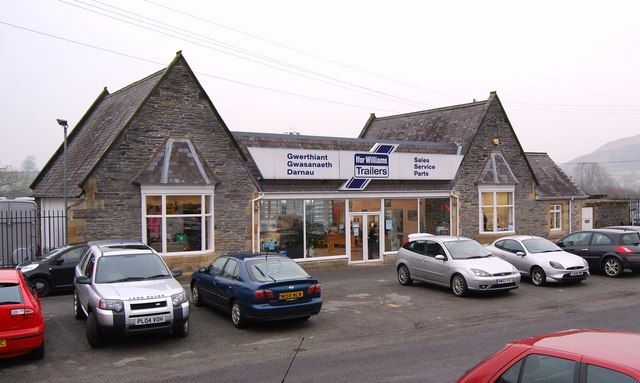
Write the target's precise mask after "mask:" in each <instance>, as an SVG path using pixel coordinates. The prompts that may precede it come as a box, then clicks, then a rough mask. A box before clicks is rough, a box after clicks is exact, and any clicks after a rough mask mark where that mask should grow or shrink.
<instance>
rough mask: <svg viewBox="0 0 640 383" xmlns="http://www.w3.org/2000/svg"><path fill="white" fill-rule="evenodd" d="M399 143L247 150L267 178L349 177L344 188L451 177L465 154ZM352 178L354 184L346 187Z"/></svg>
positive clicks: (322, 178)
mask: <svg viewBox="0 0 640 383" xmlns="http://www.w3.org/2000/svg"><path fill="white" fill-rule="evenodd" d="M398 146H399V145H388V144H376V145H374V147H373V148H372V149H371V151H369V152H356V151H345V150H313V149H287V148H258V147H249V148H248V150H249V153H250V154H251V157H252V158H253V160H254V162H255V164H256V165H257V167H258V170H259V171H260V174H261V175H262V178H264V179H274V180H275V179H290V180H346V182H345V184H344V185H343V186H342V187H341V189H343V190H354V189H355V190H361V189H363V188H364V187H366V184H368V182H369V180H372V179H380V180H382V179H385V180H452V179H453V178H454V177H455V175H456V173H457V171H458V167H459V166H460V162H461V161H462V157H463V156H461V155H452V154H428V153H397V152H396V151H395V149H396V148H397V147H398ZM350 181H351V182H352V183H354V184H353V185H352V186H354V187H346V186H347V184H348V183H349V182H350ZM355 186H357V187H355Z"/></svg>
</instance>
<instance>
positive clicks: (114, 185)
mask: <svg viewBox="0 0 640 383" xmlns="http://www.w3.org/2000/svg"><path fill="white" fill-rule="evenodd" d="M167 136H169V137H172V138H188V139H190V140H191V141H192V142H193V143H194V145H195V146H196V147H197V148H198V150H199V151H200V153H201V154H202V156H203V159H204V160H205V161H206V162H207V164H208V165H209V166H210V167H211V168H212V169H213V171H214V173H215V175H216V177H217V178H218V180H219V181H220V183H219V184H217V185H216V187H215V194H214V206H215V211H214V215H215V218H214V221H215V224H214V226H215V228H214V230H215V231H214V236H215V250H216V251H215V253H210V254H206V255H204V256H190V258H187V257H180V256H178V257H166V258H165V259H166V261H167V263H168V264H169V265H170V266H171V267H176V266H177V267H182V268H183V269H185V271H191V270H193V268H195V267H196V266H197V264H200V265H204V264H206V263H207V262H208V261H209V260H211V259H212V258H214V257H215V256H217V255H220V254H224V253H227V252H230V251H240V250H247V249H251V203H250V201H251V199H252V198H254V195H255V194H256V193H257V191H256V190H255V187H254V185H253V183H252V181H251V178H250V176H249V174H248V173H247V171H246V170H245V165H244V162H243V160H242V158H241V156H240V154H239V153H238V151H237V150H236V148H235V147H234V145H233V143H232V141H231V139H230V137H229V135H228V134H227V133H226V132H225V131H224V128H223V126H222V123H221V121H220V120H219V119H218V118H217V116H216V115H215V113H214V112H213V111H212V110H211V108H210V106H209V103H208V102H207V99H206V96H205V94H204V93H203V91H202V90H201V89H200V88H199V87H198V85H197V83H196V82H195V81H194V79H193V78H192V77H191V75H190V73H189V70H188V68H187V66H186V63H185V62H184V61H183V60H182V59H180V60H179V61H178V62H176V63H175V64H174V65H173V66H171V67H170V68H169V73H167V75H166V76H165V78H164V79H163V80H162V81H161V83H160V84H159V86H158V87H157V88H156V90H155V91H154V92H153V93H152V94H151V96H150V97H149V98H148V100H147V102H146V103H145V104H144V105H143V107H142V108H141V110H140V111H139V112H138V114H137V115H136V116H135V117H134V119H133V120H132V122H131V124H130V126H129V128H128V129H127V130H126V131H125V132H124V134H122V135H121V136H120V137H119V138H118V139H117V140H116V142H115V143H114V145H113V146H112V148H111V150H110V151H109V152H108V153H107V155H106V157H105V158H104V159H103V161H102V162H101V163H100V165H99V167H98V168H97V169H96V171H95V172H94V173H93V174H92V176H91V178H90V180H89V182H88V183H87V184H86V186H85V190H84V191H85V202H83V203H81V204H79V205H77V206H74V207H73V208H72V212H71V215H72V217H73V218H72V219H73V220H76V221H77V222H78V223H79V224H71V223H70V227H71V226H72V225H73V227H74V234H75V237H74V238H75V240H76V241H78V242H80V241H89V240H94V239H99V238H110V237H111V238H112V237H126V238H133V239H139V240H140V239H142V238H141V236H142V233H141V230H142V229H141V228H142V226H141V225H142V224H141V214H142V213H141V194H140V186H139V185H137V184H134V183H132V182H131V180H132V179H133V178H134V176H135V175H136V173H137V172H138V171H140V170H141V169H142V167H143V165H144V164H145V162H146V161H147V160H148V159H149V158H150V156H152V154H153V153H154V152H155V151H156V150H157V149H158V148H159V147H160V145H161V144H162V143H163V140H164V139H165V137H167ZM80 223H81V224H80ZM194 261H195V262H194Z"/></svg>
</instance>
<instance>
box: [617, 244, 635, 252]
mask: <svg viewBox="0 0 640 383" xmlns="http://www.w3.org/2000/svg"><path fill="white" fill-rule="evenodd" d="M616 253H633V251H631V249H630V248H628V247H626V246H622V245H620V246H618V248H617V249H616Z"/></svg>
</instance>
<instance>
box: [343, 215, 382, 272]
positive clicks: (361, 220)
mask: <svg viewBox="0 0 640 383" xmlns="http://www.w3.org/2000/svg"><path fill="white" fill-rule="evenodd" d="M349 216H350V218H349V221H350V222H349V227H350V234H349V237H350V240H349V261H350V262H351V263H353V262H367V261H380V260H382V258H381V248H380V240H379V238H380V233H381V229H380V213H374V214H372V213H351V214H350V215H349Z"/></svg>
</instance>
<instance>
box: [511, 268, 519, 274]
mask: <svg viewBox="0 0 640 383" xmlns="http://www.w3.org/2000/svg"><path fill="white" fill-rule="evenodd" d="M511 272H512V273H513V274H519V273H520V272H519V271H518V269H516V267H515V266H511Z"/></svg>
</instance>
